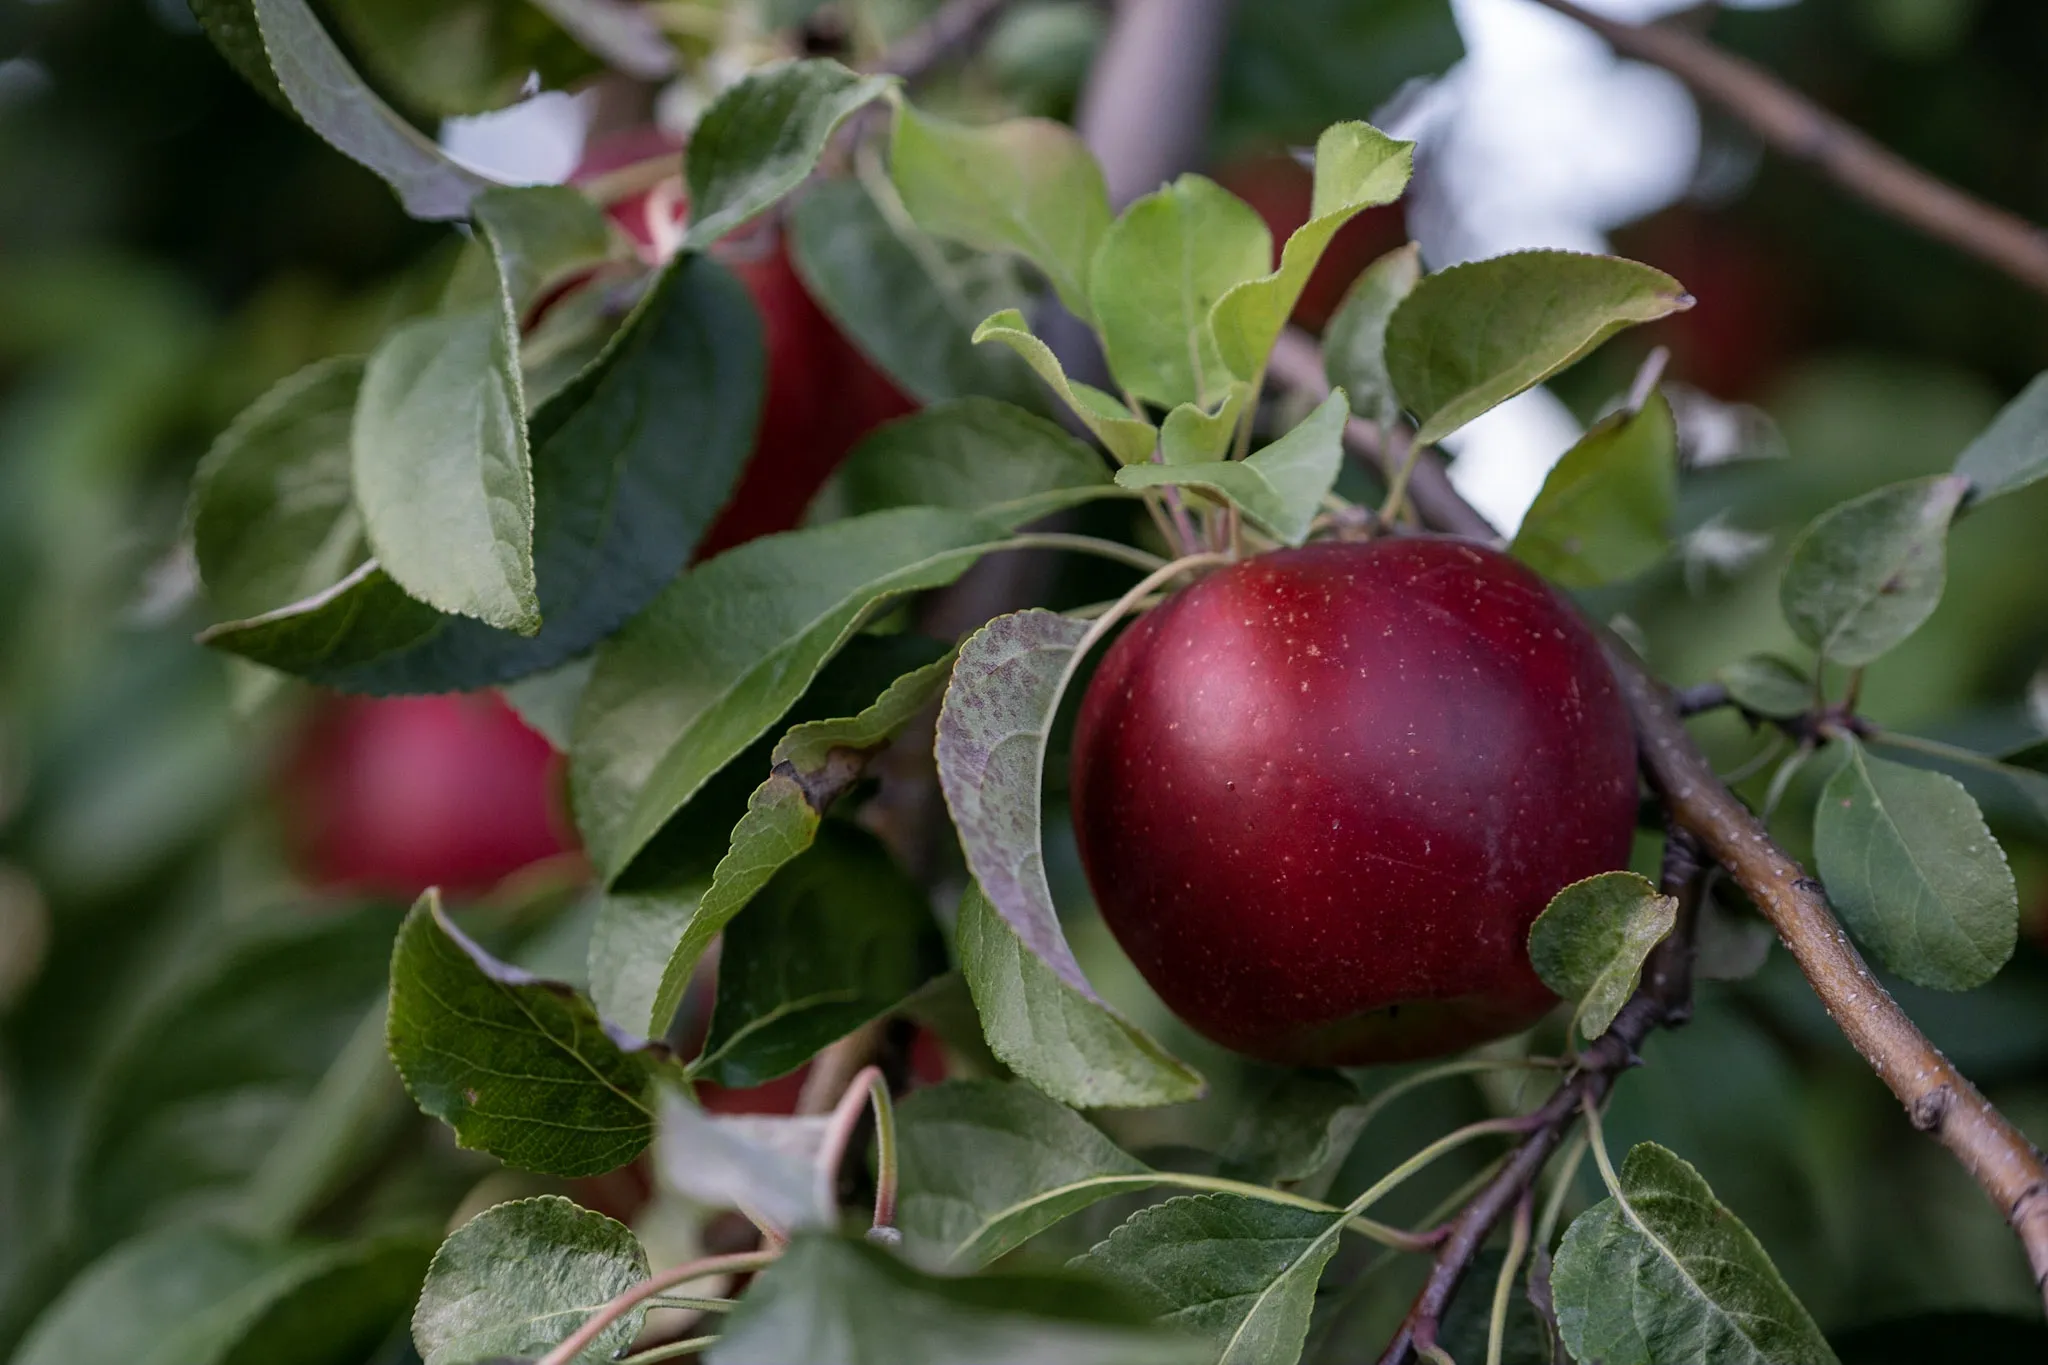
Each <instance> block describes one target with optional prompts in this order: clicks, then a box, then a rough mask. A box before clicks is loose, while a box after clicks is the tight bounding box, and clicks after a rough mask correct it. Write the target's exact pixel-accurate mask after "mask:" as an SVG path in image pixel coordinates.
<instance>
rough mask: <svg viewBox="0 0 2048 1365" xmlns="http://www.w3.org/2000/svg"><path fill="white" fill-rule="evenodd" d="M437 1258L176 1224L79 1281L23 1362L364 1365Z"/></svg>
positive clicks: (377, 1245) (401, 1243) (400, 1245)
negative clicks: (268, 1239)
mask: <svg viewBox="0 0 2048 1365" xmlns="http://www.w3.org/2000/svg"><path fill="white" fill-rule="evenodd" d="M429 1254H430V1251H429V1246H428V1244H427V1243H425V1242H422V1241H420V1240H419V1239H416V1238H412V1237H396V1238H381V1239H375V1240H368V1241H363V1242H356V1243H345V1244H330V1245H320V1244H314V1243H306V1244H299V1245H292V1246H279V1245H272V1244H267V1243H261V1242H255V1241H251V1240H249V1239H247V1238H244V1237H242V1236H240V1235H238V1234H236V1233H234V1232H231V1231H229V1230H228V1229H226V1228H223V1227H219V1226H215V1225H211V1224H207V1223H191V1222H186V1223H173V1224H170V1225H169V1226H166V1227H161V1228H157V1229H156V1230H154V1231H152V1232H148V1233H145V1234H144V1235H142V1236H141V1237H138V1238H136V1239H134V1240H133V1241H129V1242H126V1243H123V1244H122V1245H121V1246H119V1247H116V1248H115V1249H114V1250H113V1251H111V1252H109V1253H108V1254H107V1255H105V1256H103V1257H101V1258H100V1259H99V1260H98V1261H97V1262H95V1263H94V1264H93V1265H92V1266H91V1267H90V1268H89V1269H87V1270H86V1272H85V1273H84V1274H82V1275H80V1276H79V1277H78V1278H77V1279H76V1280H74V1281H73V1282H72V1283H71V1286H70V1287H69V1288H68V1289H67V1290H65V1292H64V1294H63V1295H62V1296H61V1297H60V1298H58V1299H57V1301H56V1302H55V1303H53V1304H51V1305H50V1307H49V1309H48V1310H47V1311H46V1312H45V1313H44V1314H43V1316H42V1317H41V1318H40V1319H38V1320H37V1322H36V1325H35V1327H34V1328H33V1329H31V1330H30V1332H29V1335H28V1337H27V1338H26V1339H25V1340H24V1341H23V1342H22V1345H21V1349H20V1350H19V1352H17V1353H16V1355H15V1356H14V1360H15V1362H16V1365H136V1363H137V1362H145V1363H146V1365H355V1362H359V1361H361V1360H362V1359H363V1358H364V1357H365V1356H366V1355H368V1354H369V1353H370V1352H371V1351H373V1350H374V1349H375V1348H376V1346H377V1344H378V1343H379V1342H380V1341H382V1340H383V1339H384V1337H386V1336H387V1335H389V1333H390V1332H391V1329H392V1327H393V1326H394V1325H395V1324H396V1323H397V1322H398V1321H399V1320H400V1319H401V1318H402V1317H403V1316H404V1313H405V1308H406V1305H407V1303H408V1302H409V1301H410V1300H411V1298H412V1295H413V1291H414V1289H415V1287H416V1286H417V1285H418V1284H419V1277H420V1274H421V1272H422V1271H423V1270H424V1269H425V1267H426V1263H427V1257H428V1255H429Z"/></svg>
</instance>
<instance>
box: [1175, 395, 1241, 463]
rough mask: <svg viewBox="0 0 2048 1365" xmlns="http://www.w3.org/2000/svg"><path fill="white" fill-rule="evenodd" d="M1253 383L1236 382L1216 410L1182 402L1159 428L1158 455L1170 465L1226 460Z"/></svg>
mask: <svg viewBox="0 0 2048 1365" xmlns="http://www.w3.org/2000/svg"><path fill="white" fill-rule="evenodd" d="M1250 394H1251V385H1249V384H1242V383H1235V384H1232V385H1231V386H1230V391H1229V392H1228V393H1226V394H1225V395H1224V396H1223V400H1222V401H1221V402H1219V403H1218V404H1217V405H1216V410H1215V411H1214V412H1209V411H1205V410H1203V409H1202V408H1199V407H1196V406H1195V405H1194V404H1193V403H1182V404H1181V405H1180V406H1179V407H1177V408H1175V409H1174V410H1173V411H1172V412H1169V413H1167V414H1166V420H1165V421H1164V422H1162V423H1161V424H1160V427H1159V458H1160V459H1162V460H1164V461H1165V462H1166V463H1167V464H1206V463H1209V462H1211V461H1215V460H1220V459H1223V458H1224V457H1225V456H1227V455H1228V454H1229V453H1230V444H1231V441H1232V439H1233V438H1234V437H1235V436H1236V435H1237V424H1238V418H1239V417H1240V416H1241V415H1242V414H1243V412H1244V404H1245V399H1246V398H1247V397H1248V396H1249V395H1250Z"/></svg>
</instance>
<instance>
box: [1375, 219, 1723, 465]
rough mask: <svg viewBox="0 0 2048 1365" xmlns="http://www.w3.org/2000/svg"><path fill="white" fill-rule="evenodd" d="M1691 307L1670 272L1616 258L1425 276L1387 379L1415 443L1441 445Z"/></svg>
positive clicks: (1520, 258)
mask: <svg viewBox="0 0 2048 1365" xmlns="http://www.w3.org/2000/svg"><path fill="white" fill-rule="evenodd" d="M1690 307H1692V296H1691V295H1689V294H1687V293H1686V292H1685V290H1684V288H1683V287H1682V286H1681V285H1680V284H1679V283H1678V281H1677V280H1674V279H1672V278H1671V277H1670V276H1669V275H1666V274H1665V273H1664V272H1662V271H1661V270H1652V269H1651V268H1650V267H1649V266H1646V265H1638V264H1636V263H1635V262H1634V261H1624V260H1621V259H1620V258H1618V257H1614V256H1582V255H1579V254H1578V253H1576V252H1570V251H1518V252H1514V253H1512V254H1510V255H1507V256H1496V257H1494V258H1493V259H1492V260H1486V261H1474V262H1472V263H1470V264H1468V265H1458V266H1452V267H1451V268H1450V269H1449V270H1444V271H1439V272H1438V273H1436V274H1434V275H1429V276H1426V277H1425V278H1424V279H1423V280H1422V282H1421V283H1420V284H1418V285H1416V286H1415V289H1414V292H1412V293H1410V294H1409V295H1408V297H1407V298H1406V299H1405V300H1404V301H1403V302H1402V303H1401V305H1400V306H1399V307H1398V308H1396V309H1395V310H1394V316H1393V318H1392V319H1391V320H1390V321H1389V322H1388V323H1387V339H1386V360H1387V373H1388V374H1389V375H1391V376H1392V378H1393V381H1394V390H1395V392H1396V393H1398V394H1400V396H1401V401H1402V402H1403V403H1405V404H1406V405H1407V407H1408V410H1409V411H1410V412H1413V413H1414V414H1415V415H1416V416H1417V417H1418V418H1420V419H1421V422H1422V429H1421V430H1420V431H1419V432H1417V433H1416V437H1415V439H1416V440H1417V441H1419V442H1421V443H1423V444H1425V445H1426V444H1429V443H1431V442H1435V441H1440V440H1442V439H1443V438H1444V437H1446V436H1448V435H1450V434H1451V433H1452V432H1454V431H1456V430H1457V429H1458V428H1459V427H1462V426H1464V425H1465V424H1466V423H1467V422H1469V421H1471V420H1472V419H1473V418H1475V417H1477V416H1479V415H1480V414H1481V413H1483V412H1486V411H1487V410H1488V409H1490V408H1493V407H1497V406H1498V405H1500V404H1501V403H1504V402H1506V401H1507V400H1508V399H1510V398H1513V397H1514V396H1515V395H1516V394H1518V393H1520V392H1522V391H1523V390H1524V389H1529V388H1534V387H1535V386H1536V385H1538V384H1540V383H1542V382H1543V381H1544V380H1545V379H1548V378H1549V377H1550V376H1551V375H1553V374H1556V373H1557V372H1558V371H1559V370H1562V369H1564V368H1565V367H1567V366H1569V365H1571V364H1572V363H1573V362H1574V361H1577V360H1579V359H1580V358H1581V357H1583V356H1585V355H1586V354H1587V353H1588V352H1590V351H1592V350H1593V349H1594V348H1595V347H1597V346H1598V345H1599V344H1600V343H1601V342H1603V341H1605V340H1607V338H1609V337H1611V336H1613V335H1614V334H1615V333H1616V332H1619V331H1620V330H1621V329H1622V328H1624V327H1629V326H1633V325H1634V324H1636V323H1639V322H1652V321H1655V320H1656V319H1658V318H1661V317H1664V316H1666V315H1667V314H1670V313H1676V312H1679V311H1681V310H1683V309H1686V308H1690Z"/></svg>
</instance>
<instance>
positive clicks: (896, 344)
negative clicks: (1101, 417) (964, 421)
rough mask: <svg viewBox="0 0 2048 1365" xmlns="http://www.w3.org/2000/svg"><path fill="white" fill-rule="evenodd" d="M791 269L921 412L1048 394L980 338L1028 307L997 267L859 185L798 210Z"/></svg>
mask: <svg viewBox="0 0 2048 1365" xmlns="http://www.w3.org/2000/svg"><path fill="white" fill-rule="evenodd" d="M787 221H788V228H789V252H790V260H791V261H792V262H793V263H794V264H795V266H796V270H797V274H799V275H801V276H802V277H803V281H804V288H805V289H806V290H807V291H808V292H809V294H810V295H811V297H812V298H814V299H816V300H817V301H818V304H819V306H820V307H822V308H823V309H824V310H825V311H826V312H827V313H829V314H831V316H832V321H833V322H835V323H836V324H838V326H839V330H840V331H842V332H844V333H846V335H847V336H849V337H851V338H852V339H853V341H854V343H855V344H856V345H858V346H859V347H860V349H861V350H862V351H863V352H864V353H865V354H866V355H867V357H868V358H869V359H870V360H872V361H874V362H875V363H876V364H877V365H879V366H880V367H881V368H882V369H883V370H884V371H886V372H887V374H888V375H889V377H890V378H891V379H893V380H895V381H896V384H897V385H898V386H899V387H900V388H902V389H903V391H904V392H906V393H908V394H910V395H911V396H913V397H915V398H917V399H918V400H919V401H920V402H925V403H937V402H941V401H943V400H946V399H949V398H965V397H967V396H968V395H970V394H980V395H984V396H986V397H990V398H1003V399H1007V400H1009V401H1010V402H1013V403H1024V404H1027V405H1030V406H1032V407H1041V408H1042V407H1043V406H1045V395H1044V391H1043V390H1042V389H1040V388H1039V386H1038V384H1037V382H1036V381H1035V380H1034V379H1032V377H1031V375H1030V373H1029V371H1028V369H1027V367H1026V366H1025V365H1024V364H1023V363H1022V362H1021V361H1019V360H1018V359H1017V358H1016V357H1015V356H1011V355H1005V354H1003V353H1002V352H1001V351H996V350H991V349H990V348H988V347H986V346H976V345H975V344H974V328H975V325H976V324H977V323H979V322H980V321H981V320H982V319H983V318H985V317H987V316H988V315H989V314H990V313H993V312H995V311H997V310H998V309H1002V308H1008V307H1013V306H1016V305H1017V304H1019V303H1020V302H1021V301H1022V290H1021V288H1019V287H1018V286H1017V284H1016V282H1015V281H1014V280H1013V279H1011V278H1010V275H1011V274H1012V273H1013V272H1010V271H1005V270H999V269H996V268H995V267H996V266H998V264H999V262H998V260H997V259H996V258H994V257H990V256H986V255H983V254H981V253H978V252H974V251H970V250H968V249H967V248H965V247H960V246H955V245H954V244H952V243H948V242H940V241H938V240H936V239H935V238H931V237H927V236H926V235H925V234H924V233H922V232H920V231H918V229H917V227H916V225H914V224H912V223H910V222H908V221H904V220H901V214H900V211H899V213H898V215H897V216H896V217H891V216H890V215H889V214H887V213H885V212H883V211H882V209H881V208H880V207H879V206H877V204H876V203H875V200H874V198H873V197H872V195H871V194H870V193H869V191H868V189H867V187H865V186H864V185H862V184H861V183H860V182H859V181H856V180H827V181H824V182H822V183H820V184H815V185H812V186H811V187H810V188H809V189H808V190H806V191H805V192H804V194H803V197H802V198H800V199H798V200H796V201H795V203H794V204H793V205H792V206H791V208H790V211H789V217H788V220H787Z"/></svg>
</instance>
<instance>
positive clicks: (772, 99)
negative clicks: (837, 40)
mask: <svg viewBox="0 0 2048 1365" xmlns="http://www.w3.org/2000/svg"><path fill="white" fill-rule="evenodd" d="M895 84H896V78H895V77H893V76H862V75H859V74H857V73H856V72H852V71H849V70H847V69H846V68H845V67H843V66H841V65H840V64H839V63H837V62H834V61H826V60H823V59H816V60H811V61H798V62H785V63H782V64H781V65H778V66H770V67H766V68H763V69H761V70H759V71H754V72H751V73H749V74H748V75H747V76H745V77H743V78H742V79H740V80H739V81H738V82H737V83H735V84H734V85H732V86H731V87H729V88H728V89H727V90H726V91H725V93H724V94H722V95H720V96H719V97H718V99H717V100H716V101H715V102H714V103H713V104H712V106H711V107H710V108H709V109H707V110H705V111H704V117H703V118H702V119H700V120H699V121H698V123H697V128H696V131H695V132H694V133H692V134H691V136H690V155H689V157H688V158H687V164H686V165H685V167H684V174H685V176H686V177H687V178H688V181H689V191H690V214H691V221H690V229H689V234H688V236H687V237H686V238H685V239H684V241H685V245H687V246H690V247H696V248H702V247H707V246H709V245H711V243H713V242H715V241H717V240H718V239H719V238H720V237H723V236H725V234H726V233H728V232H731V231H732V230H733V229H734V228H736V227H738V226H739V225H740V224H742V223H744V222H746V221H747V220H748V219H749V218H752V217H754V216H755V215H756V214H758V213H760V212H762V211H763V210H765V209H767V208H769V207H770V206H772V205H773V204H774V203H775V202H776V201H777V200H779V199H781V198H782V197H783V196H784V195H786V194H788V193H789V192H790V191H791V190H793V189H795V188H796V187H797V186H798V185H801V184H802V183H803V182H804V180H805V178H806V177H807V176H809V175H810V173H811V172H812V171H813V170H814V169H816V167H817V164H818V159H819V158H820V157H822V156H823V155H824V154H825V146H826V144H827V143H829V142H830V141H831V140H832V134H833V132H834V131H835V130H837V129H838V127H839V125H840V124H841V123H843V122H845V121H846V119H847V118H848V117H849V116H851V115H852V114H853V113H854V111H855V110H857V109H859V108H861V107H862V106H863V105H866V104H870V103H873V102H874V101H875V100H877V99H880V98H881V97H882V96H883V95H884V94H885V93H887V92H888V91H889V89H890V88H891V87H893V86H894V85H895Z"/></svg>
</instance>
